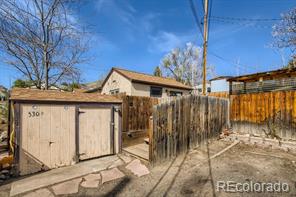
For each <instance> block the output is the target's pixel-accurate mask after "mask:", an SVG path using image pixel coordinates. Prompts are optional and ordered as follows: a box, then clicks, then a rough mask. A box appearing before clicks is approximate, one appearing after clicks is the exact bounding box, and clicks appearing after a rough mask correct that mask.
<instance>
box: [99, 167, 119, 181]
mask: <svg viewBox="0 0 296 197" xmlns="http://www.w3.org/2000/svg"><path fill="white" fill-rule="evenodd" d="M101 175H102V183H105V182H108V181H112V180H116V179H119V178H122V177H124V176H125V175H124V174H123V173H122V172H121V171H120V170H118V168H112V169H110V170H105V171H102V172H101Z"/></svg>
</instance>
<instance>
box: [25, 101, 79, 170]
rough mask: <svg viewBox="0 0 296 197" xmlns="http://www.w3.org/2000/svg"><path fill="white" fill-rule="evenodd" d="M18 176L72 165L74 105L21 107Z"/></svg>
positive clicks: (73, 157) (29, 105) (27, 105)
mask: <svg viewBox="0 0 296 197" xmlns="http://www.w3.org/2000/svg"><path fill="white" fill-rule="evenodd" d="M20 147H21V148H20V174H21V175H25V174H31V173H34V172H38V171H41V170H47V169H51V168H57V167H60V166H67V165H71V164H72V163H75V153H76V152H75V106H69V105H52V104H38V105H35V104H22V105H21V136H20Z"/></svg>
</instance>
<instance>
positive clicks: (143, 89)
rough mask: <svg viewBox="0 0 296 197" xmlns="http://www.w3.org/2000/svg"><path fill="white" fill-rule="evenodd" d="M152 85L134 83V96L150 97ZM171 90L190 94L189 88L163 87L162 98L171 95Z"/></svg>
mask: <svg viewBox="0 0 296 197" xmlns="http://www.w3.org/2000/svg"><path fill="white" fill-rule="evenodd" d="M151 86H153V85H148V84H141V83H132V95H133V96H148V97H150V88H151ZM155 87H161V86H157V85H155ZM170 91H175V92H182V95H188V94H189V93H190V91H189V90H182V89H176V88H169V87H162V98H166V97H169V93H170Z"/></svg>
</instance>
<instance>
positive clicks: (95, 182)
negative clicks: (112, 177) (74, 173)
mask: <svg viewBox="0 0 296 197" xmlns="http://www.w3.org/2000/svg"><path fill="white" fill-rule="evenodd" d="M99 184H100V180H88V181H83V182H82V183H81V186H82V187H85V188H97V187H98V186H99Z"/></svg>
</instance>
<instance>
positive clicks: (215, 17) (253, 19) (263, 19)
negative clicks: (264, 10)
mask: <svg viewBox="0 0 296 197" xmlns="http://www.w3.org/2000/svg"><path fill="white" fill-rule="evenodd" d="M210 18H212V19H223V20H230V21H252V22H268V21H280V20H282V19H280V18H236V17H223V16H211V17H210Z"/></svg>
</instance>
